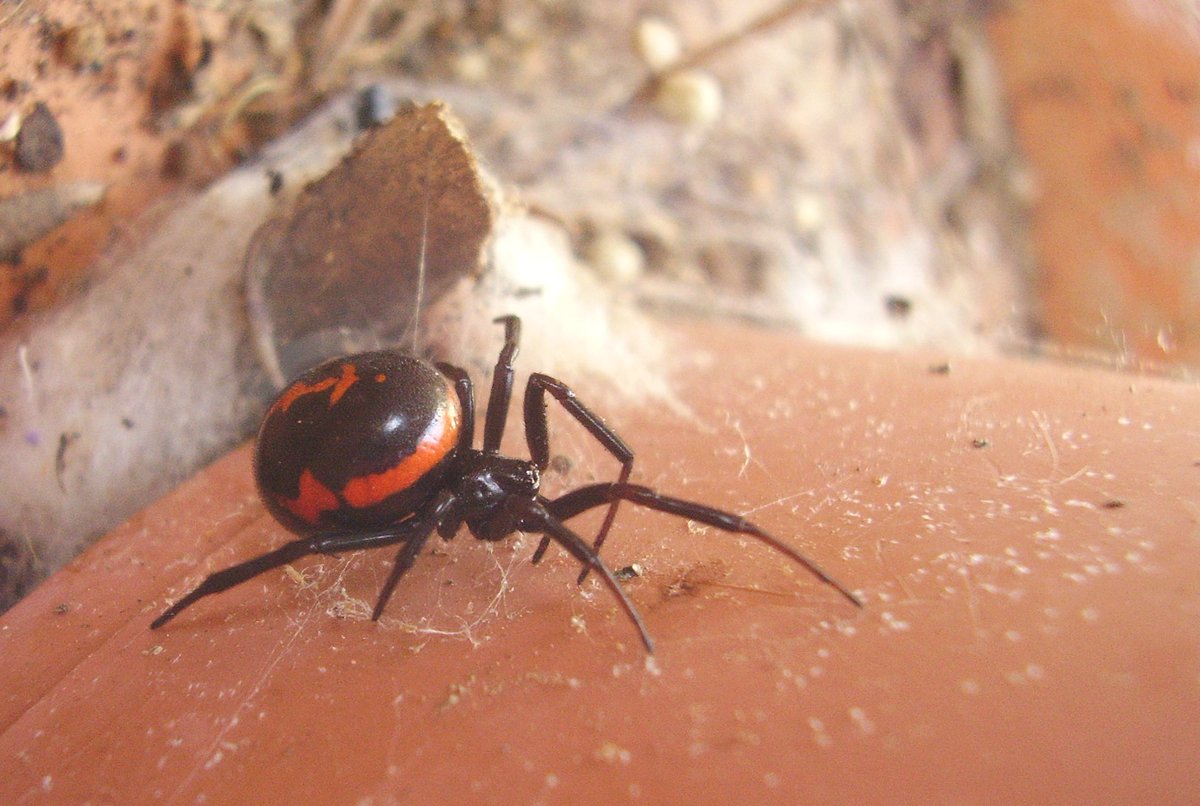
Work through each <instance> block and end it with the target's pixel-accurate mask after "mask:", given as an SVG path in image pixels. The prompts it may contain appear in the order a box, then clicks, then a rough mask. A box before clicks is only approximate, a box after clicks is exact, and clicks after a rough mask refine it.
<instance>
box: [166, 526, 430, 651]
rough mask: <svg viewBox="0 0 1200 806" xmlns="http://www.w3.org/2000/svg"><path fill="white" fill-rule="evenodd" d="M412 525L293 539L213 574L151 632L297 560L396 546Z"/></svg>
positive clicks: (169, 610) (171, 610) (408, 534)
mask: <svg viewBox="0 0 1200 806" xmlns="http://www.w3.org/2000/svg"><path fill="white" fill-rule="evenodd" d="M412 523H413V519H411V518H410V519H409V520H407V521H404V522H403V523H401V524H399V525H398V526H390V527H388V529H387V531H375V532H370V533H365V534H364V533H361V532H354V533H344V532H334V533H324V534H319V535H314V536H312V537H303V538H300V539H299V540H293V541H292V542H291V543H285V544H284V545H282V546H280V547H279V548H277V549H275V550H274V551H269V552H267V553H266V554H261V555H259V556H258V557H254V558H253V559H250V560H246V561H245V562H241V563H238V564H237V565H233V566H230V567H229V568H226V569H224V570H221V571H217V572H215V573H213V574H210V575H209V576H208V577H206V578H205V580H204V581H203V582H201V583H200V584H199V585H198V586H197V587H196V589H195V590H193V591H192V592H191V593H189V594H188V595H187V596H184V597H183V598H182V599H180V600H179V601H177V602H175V604H173V605H171V606H170V607H169V608H167V609H166V610H165V611H164V612H163V614H162V615H161V616H159V617H158V618H156V619H155V620H154V621H153V622H152V623H151V624H150V629H152V630H157V629H158V628H159V627H161V626H163V625H164V624H166V623H167V622H168V621H170V620H171V619H173V618H175V617H176V616H178V615H179V614H180V613H181V612H182V611H183V610H184V609H185V608H187V607H189V606H191V605H192V604H193V603H195V602H196V601H197V600H198V599H203V598H204V597H205V596H212V595H213V594H214V593H221V592H222V591H226V590H229V589H230V588H232V587H233V586H235V585H240V584H241V583H243V582H246V581H247V580H250V579H253V578H254V577H256V576H258V575H259V574H263V573H266V572H267V571H270V570H271V569H272V568H278V567H280V566H281V565H286V564H287V563H290V562H292V561H293V560H298V559H300V558H301V557H306V556H308V555H309V554H336V553H337V552H340V551H353V550H356V549H369V548H376V547H379V546H390V545H392V544H393V543H398V542H401V541H404V540H408V539H409V537H410V531H411V530H412V527H411V526H410V524H412Z"/></svg>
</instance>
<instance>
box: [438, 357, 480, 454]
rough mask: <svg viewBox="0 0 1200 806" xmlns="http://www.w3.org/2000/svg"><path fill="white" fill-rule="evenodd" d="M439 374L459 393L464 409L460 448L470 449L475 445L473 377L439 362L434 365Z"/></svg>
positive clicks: (459, 430)
mask: <svg viewBox="0 0 1200 806" xmlns="http://www.w3.org/2000/svg"><path fill="white" fill-rule="evenodd" d="M434 366H436V367H437V368H438V372H440V373H442V374H443V375H445V376H446V377H447V378H449V379H450V381H451V382H452V383H453V384H454V391H455V392H457V393H458V404H459V407H460V408H461V409H462V423H461V424H460V425H459V427H458V447H460V448H470V447H471V446H472V445H473V444H474V443H475V386H474V384H472V383H471V376H470V375H468V374H467V371H466V370H465V369H463V368H462V367H456V366H454V365H453V364H447V363H445V362H444V361H439V362H438V363H437V364H434Z"/></svg>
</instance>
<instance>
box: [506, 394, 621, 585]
mask: <svg viewBox="0 0 1200 806" xmlns="http://www.w3.org/2000/svg"><path fill="white" fill-rule="evenodd" d="M547 393H549V394H550V395H551V396H552V397H553V398H554V399H555V400H557V401H558V402H559V404H560V405H561V406H562V407H563V408H564V409H566V411H567V413H568V414H570V415H571V416H572V417H574V418H575V419H576V420H577V421H578V422H579V423H580V424H581V425H582V426H583V427H584V428H586V429H587V431H588V433H589V434H591V435H592V436H593V437H595V439H596V441H597V442H599V443H600V444H601V445H602V446H603V447H604V449H605V450H606V451H608V452H609V453H610V454H612V455H613V457H615V458H616V459H617V461H619V462H620V463H621V472H620V474H619V475H618V476H617V483H618V484H625V483H626V482H627V481H629V475H630V474H631V473H632V472H633V451H632V450H631V449H630V447H629V446H628V445H626V444H625V441H624V440H623V439H621V437H620V435H619V434H617V432H616V431H614V430H612V428H610V427H609V426H608V424H607V423H605V422H604V420H602V419H600V417H599V416H598V415H597V414H596V413H595V412H593V411H592V410H591V409H589V408H588V407H587V406H585V405H584V404H583V403H582V402H581V401H580V400H579V398H577V397H576V396H575V393H574V392H573V391H571V389H570V387H568V386H567V385H566V384H564V383H563V382H562V381H560V380H558V379H557V378H552V377H550V376H549V375H543V374H542V373H540V372H535V373H533V374H532V375H530V376H529V382H528V383H527V384H526V385H525V441H526V442H527V443H528V445H529V456H530V459H531V460H532V461H533V463H534V464H535V465H537V468H538V470H545V469H546V467H547V465H549V464H550V428H549V425H548V423H547V421H546V394H547ZM620 502H621V499H620V498H613V499H612V500H611V501H610V502H609V506H608V512H606V513H605V515H604V521H603V522H602V523H601V524H600V531H599V532H597V533H596V540H595V541H594V542H593V543H592V548H593V550H595V551H597V552H598V551H600V547H601V546H602V545H604V540H605V538H607V537H608V530H609V529H611V528H612V525H613V521H614V520H616V517H617V506H618V504H620ZM549 546H550V537H548V536H546V537H543V538H542V542H541V543H539V544H538V547H537V551H535V552H534V553H533V561H534V562H535V563H536V562H538V561H539V560H541V559H542V555H543V554H545V553H546V549H547V548H549ZM591 570H592V567H591V566H590V565H585V566H584V567H583V570H582V571H580V573H579V580H578V582H579V584H583V581H584V580H585V579H587V575H588V573H589V572H590V571H591Z"/></svg>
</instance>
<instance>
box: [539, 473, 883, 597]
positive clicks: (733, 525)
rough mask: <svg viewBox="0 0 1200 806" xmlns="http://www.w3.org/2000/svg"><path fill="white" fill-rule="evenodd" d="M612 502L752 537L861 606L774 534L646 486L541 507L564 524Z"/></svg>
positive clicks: (593, 492) (589, 491) (586, 491)
mask: <svg viewBox="0 0 1200 806" xmlns="http://www.w3.org/2000/svg"><path fill="white" fill-rule="evenodd" d="M613 500H624V501H629V502H630V503H634V504H637V505H639V506H643V507H646V508H647V509H653V510H657V511H659V512H665V513H667V514H668V515H676V516H678V517H681V518H688V519H689V520H693V521H697V522H699V523H703V524H707V525H709V526H715V527H717V528H718V529H723V530H725V531H726V532H735V533H739V534H747V535H750V536H752V537H755V538H757V539H758V540H760V541H762V542H763V543H766V544H767V545H768V546H770V547H771V548H773V549H775V550H776V551H778V552H780V553H781V554H785V555H787V556H788V557H790V558H791V559H792V560H794V561H796V562H797V563H799V564H800V565H803V566H804V567H805V568H807V569H808V570H809V571H810V572H811V573H812V574H813V575H814V576H816V577H817V578H818V579H820V580H821V581H822V582H824V583H825V584H826V585H829V586H830V587H831V588H833V589H834V590H836V591H837V592H838V593H840V594H842V596H845V597H846V598H847V599H849V600H850V601H851V602H852V603H853V604H854V605H855V606H856V607H862V606H863V602H862V600H861V599H859V598H858V597H857V596H855V595H854V594H853V593H851V591H850V590H849V589H848V588H847V587H846V586H845V585H843V584H842V583H841V582H838V581H837V580H836V579H834V578H833V577H832V576H830V575H829V574H828V573H827V572H826V571H825V570H824V569H823V568H821V566H819V565H817V564H816V563H815V562H813V561H812V560H810V559H809V558H808V557H805V556H804V555H803V554H801V553H800V552H799V551H796V549H794V548H792V547H791V546H789V545H788V544H787V543H784V542H783V541H782V540H780V539H778V538H777V537H775V536H774V535H772V534H770V533H769V532H766V531H765V530H763V529H761V528H760V527H758V526H756V525H755V524H753V523H751V522H750V521H748V520H746V519H745V518H742V517H740V516H738V515H734V514H733V513H731V512H723V511H722V510H719V509H713V508H712V507H709V506H705V505H704V504H698V503H695V502H694V501H685V500H683V499H681V498H671V497H670V496H666V495H663V494H661V493H659V492H657V491H655V490H652V489H651V488H649V487H643V486H642V485H640V484H613V483H611V482H609V483H602V484H590V485H588V486H586V487H580V488H579V489H577V490H572V491H571V492H569V493H567V494H565V495H563V496H562V497H560V498H556V499H554V500H553V501H550V502H549V503H547V504H545V505H544V506H545V508H546V509H547V510H548V511H549V512H550V514H551V515H552V516H553V517H555V518H557V519H559V520H563V521H565V520H570V519H571V518H573V517H575V516H576V515H578V514H580V513H582V512H585V511H587V510H589V509H593V508H595V507H599V506H603V505H605V504H607V503H610V502H611V501H613Z"/></svg>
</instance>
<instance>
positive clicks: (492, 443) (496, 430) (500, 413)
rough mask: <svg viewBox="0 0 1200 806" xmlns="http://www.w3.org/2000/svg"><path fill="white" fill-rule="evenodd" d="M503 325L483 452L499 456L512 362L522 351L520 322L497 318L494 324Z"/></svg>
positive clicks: (494, 371) (508, 397)
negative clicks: (519, 351) (520, 350)
mask: <svg viewBox="0 0 1200 806" xmlns="http://www.w3.org/2000/svg"><path fill="white" fill-rule="evenodd" d="M492 321H493V322H495V323H496V324H503V325H504V347H502V348H501V349H500V355H499V356H498V357H497V358H496V368H495V370H493V372H492V391H491V394H490V395H488V407H487V416H486V419H485V420H484V423H483V452H484V453H498V452H499V450H500V440H501V439H502V438H503V437H504V424H505V422H506V421H507V420H508V404H509V401H510V400H511V399H512V385H513V359H515V358H516V357H517V351H518V350H519V349H520V348H521V320H520V319H518V318H517V317H515V316H498V317H496V318H495V319H493V320H492Z"/></svg>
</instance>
